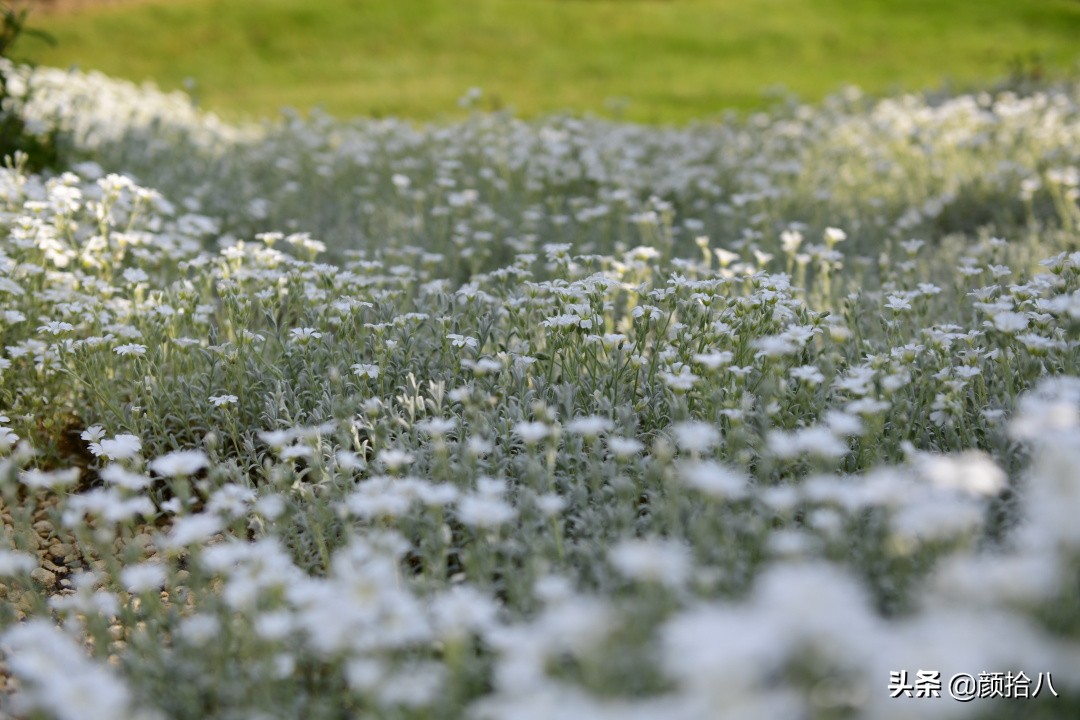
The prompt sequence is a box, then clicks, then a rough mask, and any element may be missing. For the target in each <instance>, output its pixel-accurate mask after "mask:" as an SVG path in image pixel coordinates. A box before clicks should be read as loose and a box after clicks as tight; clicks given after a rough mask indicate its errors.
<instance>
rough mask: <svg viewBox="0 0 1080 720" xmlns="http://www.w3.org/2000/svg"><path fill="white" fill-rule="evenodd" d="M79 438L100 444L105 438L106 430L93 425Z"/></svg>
mask: <svg viewBox="0 0 1080 720" xmlns="http://www.w3.org/2000/svg"><path fill="white" fill-rule="evenodd" d="M79 437H81V438H82V439H83V440H86V441H87V442H98V441H99V440H101V438H103V437H105V428H103V427H101V426H100V425H91V426H90V427H88V428H86V429H85V430H83V431H82V435H80V436H79Z"/></svg>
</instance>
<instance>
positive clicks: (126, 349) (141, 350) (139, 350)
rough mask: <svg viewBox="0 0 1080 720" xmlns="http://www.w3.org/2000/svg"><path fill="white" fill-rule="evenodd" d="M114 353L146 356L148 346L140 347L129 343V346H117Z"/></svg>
mask: <svg viewBox="0 0 1080 720" xmlns="http://www.w3.org/2000/svg"><path fill="white" fill-rule="evenodd" d="M113 352H114V353H116V354H117V355H145V354H146V346H145V345H139V344H138V343H128V344H127V345H117V346H116V347H115V348H113Z"/></svg>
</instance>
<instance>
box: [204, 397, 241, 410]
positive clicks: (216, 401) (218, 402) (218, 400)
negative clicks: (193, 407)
mask: <svg viewBox="0 0 1080 720" xmlns="http://www.w3.org/2000/svg"><path fill="white" fill-rule="evenodd" d="M239 401H240V398H238V397H236V396H235V395H211V396H210V402H211V403H213V405H214V407H222V406H225V405H235V404H236V403H237V402H239Z"/></svg>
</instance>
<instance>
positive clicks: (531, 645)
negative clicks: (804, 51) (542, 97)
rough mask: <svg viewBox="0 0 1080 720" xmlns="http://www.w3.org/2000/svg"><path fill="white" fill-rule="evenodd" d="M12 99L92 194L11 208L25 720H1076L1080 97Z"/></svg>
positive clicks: (21, 190) (4, 256)
mask: <svg viewBox="0 0 1080 720" xmlns="http://www.w3.org/2000/svg"><path fill="white" fill-rule="evenodd" d="M25 87H28V88H30V92H29V94H28V96H27V97H28V101H27V103H26V104H25V105H24V106H23V107H22V108H21V110H20V111H21V112H23V113H25V115H26V117H27V118H28V121H31V122H36V123H41V126H42V127H43V128H45V127H50V128H54V127H59V128H62V129H63V130H64V132H65V133H67V135H66V137H67V142H69V143H70V152H71V153H73V156H72V157H73V160H72V162H71V171H70V172H66V173H63V174H59V175H55V176H49V177H46V176H41V175H34V174H31V173H27V172H25V170H24V169H23V168H22V167H20V166H19V164H18V162H16V163H14V164H13V165H12V166H11V167H9V168H8V169H6V170H4V171H2V172H0V222H2V224H3V226H4V234H3V240H2V241H0V298H2V300H3V305H2V313H3V314H2V315H0V340H2V343H0V345H2V347H3V349H4V350H3V355H2V358H0V382H2V384H0V410H3V412H4V415H3V416H2V417H0V424H2V426H3V429H0V447H2V451H0V494H2V498H3V512H2V513H0V515H2V517H3V521H4V533H5V540H4V542H5V543H6V545H5V548H6V549H3V550H0V575H3V576H4V577H3V582H4V585H3V586H2V590H0V592H2V593H3V596H4V599H3V603H0V648H2V649H3V651H4V654H5V658H6V660H5V671H6V675H5V682H6V688H7V689H8V690H9V691H10V692H8V694H7V695H6V696H5V700H4V701H3V702H4V703H5V707H10V709H11V711H12V712H15V713H24V714H26V713H32V712H35V711H40V712H42V713H43V714H44V715H46V716H50V717H51V716H56V717H73V718H74V717H78V718H86V717H103V718H119V717H140V718H141V717H146V718H154V717H191V718H201V717H241V716H242V717H256V716H257V717H300V716H303V717H313V718H318V717H340V716H342V714H343V713H344V714H348V715H352V714H356V715H365V716H367V715H371V716H373V717H388V718H420V717H425V718H426V717H433V718H441V717H462V716H465V717H480V718H489V717H490V718H562V717H565V718H603V717H620V718H621V717H642V718H656V717H665V718H669V717H670V718H723V717H731V718H744V717H745V718H749V717H753V718H771V717H775V718H794V717H821V718H834V717H837V718H840V717H866V718H881V717H897V718H903V717H912V716H914V715H916V714H917V715H918V716H920V717H923V716H931V715H940V716H960V715H967V716H976V717H995V716H997V715H998V714H1001V713H1004V712H1006V711H1009V712H1012V711H1013V710H1015V708H1016V705H1015V704H1010V703H1009V702H1007V701H1002V700H1000V699H996V700H995V699H986V700H985V701H982V700H980V701H976V702H971V703H959V702H956V701H954V700H952V699H951V698H949V697H948V693H947V692H943V693H942V694H943V695H944V696H943V697H940V698H933V697H930V698H926V697H922V698H920V697H915V698H908V697H899V698H893V697H891V695H892V694H893V693H891V692H890V689H889V685H890V683H891V682H893V681H891V680H890V678H891V677H892V674H893V673H894V672H900V671H903V672H906V673H909V674H910V675H911V676H912V677H914V676H915V675H916V673H917V672H918V671H924V670H932V671H936V672H939V673H940V674H941V675H942V676H943V677H944V678H945V679H946V680H947V679H948V678H949V677H950V676H951V675H953V674H955V673H961V672H966V673H972V674H976V675H977V674H978V673H980V672H995V671H997V672H1006V671H1008V672H1012V673H1016V672H1020V671H1023V672H1024V673H1025V674H1026V676H1029V677H1031V678H1036V677H1039V678H1040V680H1041V679H1042V677H1043V676H1044V675H1045V674H1046V673H1052V677H1053V691H1054V692H1055V693H1057V694H1058V695H1060V697H1054V696H1053V695H1052V694H1051V693H1050V691H1049V690H1045V691H1044V692H1043V693H1042V694H1041V695H1040V697H1039V698H1038V699H1035V700H1030V701H1024V702H1027V703H1029V704H1026V705H1024V706H1023V708H1024V712H1025V713H1026V714H1030V715H1032V716H1038V715H1039V714H1040V713H1042V716H1044V717H1064V716H1068V715H1069V714H1070V713H1071V712H1073V711H1074V710H1075V709H1076V708H1077V707H1078V702H1080V645H1078V643H1080V635H1078V634H1080V594H1078V592H1077V585H1076V580H1077V572H1078V568H1080V554H1078V553H1080V534H1078V532H1077V529H1076V528H1077V525H1076V524H1075V522H1074V517H1075V514H1076V511H1077V509H1078V507H1080V470H1078V468H1080V367H1078V352H1077V342H1078V339H1077V329H1078V327H1080V252H1078V244H1077V241H1078V239H1080V236H1078V227H1080V222H1078V220H1080V207H1078V205H1077V197H1078V193H1077V186H1078V185H1080V172H1078V170H1077V165H1078V163H1080V158H1078V155H1080V142H1077V141H1078V140H1080V107H1078V104H1077V96H1076V94H1075V92H1073V91H1070V90H1068V89H1054V90H1047V91H1045V92H1043V93H1040V94H1037V95H1032V96H1027V97H1018V96H1012V95H1007V94H1004V95H999V96H996V97H992V96H989V95H987V96H979V97H969V96H964V97H957V98H950V99H945V100H942V101H940V102H937V103H931V102H928V101H925V100H918V99H914V98H899V99H894V100H885V101H881V102H878V103H876V104H871V103H866V102H864V101H862V100H860V99H857V98H848V99H846V100H845V99H838V100H836V101H834V102H832V103H830V104H826V105H825V106H824V107H822V108H817V109H811V108H804V107H799V108H788V109H779V110H778V111H777V113H776V115H775V116H757V117H754V118H751V119H749V120H747V121H737V120H732V121H731V122H730V123H727V124H720V125H702V126H698V127H692V128H687V129H654V128H644V127H635V126H621V125H612V124H609V123H602V122H597V121H590V120H580V119H570V118H554V119H551V120H548V121H543V122H538V123H524V122H520V121H517V120H515V119H513V118H509V117H502V116H486V115H478V116H476V117H475V118H473V119H471V120H469V121H468V122H465V123H463V124H460V125H455V126H445V127H426V128H415V127H412V126H410V125H408V124H405V123H400V122H395V121H380V122H364V123H353V124H343V123H338V122H336V121H331V120H329V119H327V118H319V117H316V118H313V119H310V120H301V119H299V118H287V119H286V120H285V121H284V122H282V123H281V124H267V125H264V126H261V127H251V128H243V129H238V128H232V127H229V126H226V125H223V124H221V123H220V122H217V121H216V120H214V119H213V118H210V117H208V116H206V115H203V114H200V113H198V112H196V111H194V110H191V109H190V108H189V109H188V110H186V111H183V112H181V111H179V110H177V108H180V107H182V106H183V103H182V99H181V98H178V97H173V96H162V95H160V94H156V93H155V92H154V91H152V90H149V89H146V90H142V91H137V90H136V89H134V88H132V87H130V86H127V85H124V84H121V83H115V82H113V81H109V80H107V79H104V78H100V77H94V76H83V75H78V74H71V73H67V74H65V73H58V72H57V71H48V70H46V71H40V72H39V73H38V74H37V75H36V76H33V77H31V76H29V75H27V76H26V78H25ZM151 188H155V189H151ZM893 684H894V685H895V684H896V683H895V682H893ZM943 690H947V688H946V689H943ZM1018 702H1019V701H1018ZM1002 716H1006V715H1002Z"/></svg>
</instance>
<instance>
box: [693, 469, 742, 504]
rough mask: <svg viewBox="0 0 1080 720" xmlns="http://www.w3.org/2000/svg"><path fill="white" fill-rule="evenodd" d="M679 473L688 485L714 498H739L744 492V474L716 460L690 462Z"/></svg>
mask: <svg viewBox="0 0 1080 720" xmlns="http://www.w3.org/2000/svg"><path fill="white" fill-rule="evenodd" d="M680 475H681V477H682V479H683V482H685V483H686V484H687V485H689V486H690V487H692V488H694V489H696V490H700V491H701V492H703V493H705V494H706V495H709V496H712V497H715V498H739V497H742V496H744V495H745V494H746V476H745V475H743V474H742V473H741V472H739V471H737V470H733V469H732V468H729V467H727V466H725V465H721V464H720V463H718V462H713V461H711V460H710V461H706V462H690V463H686V464H684V465H682V466H681V468H680Z"/></svg>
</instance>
